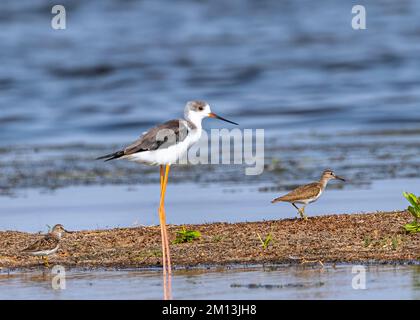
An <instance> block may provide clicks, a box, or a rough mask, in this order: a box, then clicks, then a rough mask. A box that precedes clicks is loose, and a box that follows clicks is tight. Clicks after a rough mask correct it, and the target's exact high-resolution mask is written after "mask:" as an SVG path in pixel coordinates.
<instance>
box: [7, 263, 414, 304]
mask: <svg viewBox="0 0 420 320" xmlns="http://www.w3.org/2000/svg"><path fill="white" fill-rule="evenodd" d="M352 267H353V266H351V265H342V266H340V265H339V266H336V267H331V266H326V267H324V268H321V267H320V266H297V267H293V266H278V267H275V268H274V267H265V268H262V267H258V266H250V268H246V269H244V268H240V267H239V268H233V269H231V270H226V269H224V268H220V269H215V270H211V271H202V270H189V271H184V270H179V271H175V273H174V276H173V280H172V281H173V282H172V285H173V298H174V299H205V300H207V299H236V300H246V299H298V300H306V299H317V300H318V299H358V300H360V299H387V300H389V299H394V300H396V299H398V300H400V299H401V300H419V299H420V282H419V266H364V267H365V269H364V270H365V273H364V275H365V276H364V277H363V278H364V279H365V281H364V283H365V287H364V289H354V288H353V285H352V283H353V278H354V277H355V276H359V275H360V274H361V273H360V270H361V269H360V268H363V266H362V265H361V266H357V268H358V269H355V270H359V271H357V272H355V273H352V271H353V268H352ZM54 275H55V274H54ZM54 275H53V274H51V273H50V272H48V271H46V272H41V271H37V272H32V273H9V274H6V273H0V299H35V298H36V299H57V300H59V299H162V284H161V280H162V279H161V274H160V272H158V271H156V270H155V271H153V270H151V271H147V270H146V271H144V270H143V271H142V270H126V271H124V270H122V271H121V270H120V271H115V270H111V271H81V270H67V271H66V274H65V275H66V286H65V289H63V290H54V289H52V285H51V283H52V278H53V276H54Z"/></svg>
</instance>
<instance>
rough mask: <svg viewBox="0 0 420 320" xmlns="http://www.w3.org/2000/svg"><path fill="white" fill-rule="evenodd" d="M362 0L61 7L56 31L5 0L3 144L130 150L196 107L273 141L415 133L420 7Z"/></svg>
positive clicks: (43, 8) (419, 98)
mask: <svg viewBox="0 0 420 320" xmlns="http://www.w3.org/2000/svg"><path fill="white" fill-rule="evenodd" d="M359 2H360V1H359ZM359 2H355V1H334V0H330V1H316V2H315V1H310V0H308V1H276V0H272V1H269V0H267V1H257V0H255V1H251V0H248V1H244V0H232V1H228V2H226V1H192V0H182V1H117V0H111V1H100V0H91V1H83V0H78V1H77V0H71V1H70V0H65V1H61V2H60V4H63V5H64V6H65V7H66V9H67V29H66V30H53V29H52V28H51V26H50V20H51V18H52V16H53V15H52V14H51V7H52V5H53V4H55V3H52V2H51V1H47V0H44V1H32V0H21V1H14V0H3V1H2V4H1V10H0V43H1V50H0V59H1V61H2V67H1V68H0V145H3V146H8V145H10V144H15V143H19V144H38V143H44V142H54V143H66V142H74V141H81V142H85V143H90V142H103V143H108V142H109V141H113V142H117V143H126V142H130V141H131V140H132V139H134V138H135V137H137V136H138V135H139V134H140V133H141V132H142V131H143V130H144V129H146V128H148V127H150V126H151V125H152V124H154V123H155V122H160V121H163V120H165V119H168V118H173V117H179V116H181V115H182V109H183V106H184V104H185V102H186V101H187V100H191V99H197V98H199V99H204V100H207V101H208V102H209V103H210V104H211V105H212V106H213V110H214V111H217V112H219V113H220V114H222V115H225V116H226V117H230V118H232V119H233V120H235V121H238V122H239V123H240V124H241V126H242V127H244V128H265V129H266V134H267V135H272V136H276V135H278V134H279V133H289V132H294V131H304V132H308V131H309V132H310V131H317V132H319V131H321V132H322V131H326V132H329V133H334V132H336V131H337V130H338V131H341V130H350V131H351V130H359V129H363V130H382V129H398V130H402V129H407V128H418V126H419V124H420V107H419V103H420V71H419V70H420V59H419V53H420V41H419V40H420V1H415V0H412V1H387V2H386V5H384V3H382V2H379V1H363V3H359ZM356 3H357V4H364V5H365V6H366V10H367V29H366V30H361V31H355V30H353V29H352V28H351V18H352V15H351V7H352V5H354V4H356ZM218 125H219V124H216V122H215V121H210V120H208V121H206V127H207V128H210V127H212V126H218ZM418 136H419V134H417V137H418Z"/></svg>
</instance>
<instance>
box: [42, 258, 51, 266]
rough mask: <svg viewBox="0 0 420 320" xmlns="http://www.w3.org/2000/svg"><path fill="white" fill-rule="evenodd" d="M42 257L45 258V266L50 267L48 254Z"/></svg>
mask: <svg viewBox="0 0 420 320" xmlns="http://www.w3.org/2000/svg"><path fill="white" fill-rule="evenodd" d="M42 259H43V260H44V266H45V267H46V268H49V267H50V264H49V262H48V256H43V257H42Z"/></svg>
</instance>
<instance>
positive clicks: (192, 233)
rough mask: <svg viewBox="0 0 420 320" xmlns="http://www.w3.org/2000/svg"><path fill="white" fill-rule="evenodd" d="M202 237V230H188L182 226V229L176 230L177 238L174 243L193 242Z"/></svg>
mask: <svg viewBox="0 0 420 320" xmlns="http://www.w3.org/2000/svg"><path fill="white" fill-rule="evenodd" d="M200 238H201V233H200V231H196V230H187V229H186V228H185V227H182V229H181V230H179V231H177V232H176V238H175V240H174V244H179V243H186V242H192V241H194V240H197V239H200Z"/></svg>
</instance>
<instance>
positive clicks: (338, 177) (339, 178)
mask: <svg viewBox="0 0 420 320" xmlns="http://www.w3.org/2000/svg"><path fill="white" fill-rule="evenodd" d="M334 178H336V179H338V180H341V181H346V179H344V178H342V177H340V176H334Z"/></svg>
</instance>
